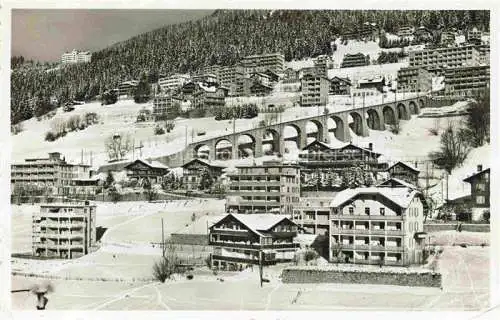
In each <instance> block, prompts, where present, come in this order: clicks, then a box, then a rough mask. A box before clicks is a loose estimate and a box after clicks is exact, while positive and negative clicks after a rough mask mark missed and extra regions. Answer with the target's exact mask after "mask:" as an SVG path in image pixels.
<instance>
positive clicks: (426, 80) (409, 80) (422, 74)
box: [398, 67, 432, 92]
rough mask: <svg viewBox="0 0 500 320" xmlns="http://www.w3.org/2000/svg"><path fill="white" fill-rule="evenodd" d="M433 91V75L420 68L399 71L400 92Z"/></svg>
mask: <svg viewBox="0 0 500 320" xmlns="http://www.w3.org/2000/svg"><path fill="white" fill-rule="evenodd" d="M431 89H432V74H431V73H430V72H429V71H427V70H425V69H424V68H420V67H409V68H401V69H399V70H398V91H400V92H403V91H405V92H429V91H430V90H431Z"/></svg>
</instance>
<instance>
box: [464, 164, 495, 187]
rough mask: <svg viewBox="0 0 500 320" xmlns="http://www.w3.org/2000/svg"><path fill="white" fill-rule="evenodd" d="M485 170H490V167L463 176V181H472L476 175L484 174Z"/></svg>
mask: <svg viewBox="0 0 500 320" xmlns="http://www.w3.org/2000/svg"><path fill="white" fill-rule="evenodd" d="M486 172H490V168H488V169H484V170H482V171H479V172H476V173H474V174H473V175H471V176H470V177H468V178H465V179H464V180H463V181H465V182H468V183H471V182H472V180H474V179H475V178H476V177H478V176H480V175H483V174H484V173H486Z"/></svg>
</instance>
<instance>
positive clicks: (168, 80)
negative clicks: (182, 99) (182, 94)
mask: <svg viewBox="0 0 500 320" xmlns="http://www.w3.org/2000/svg"><path fill="white" fill-rule="evenodd" d="M190 79H191V78H190V76H189V74H173V75H171V76H168V77H165V78H160V79H158V85H159V86H160V88H161V90H162V91H163V92H172V91H176V90H178V89H180V88H182V86H183V85H184V84H185V83H187V82H188V81H189V80H190Z"/></svg>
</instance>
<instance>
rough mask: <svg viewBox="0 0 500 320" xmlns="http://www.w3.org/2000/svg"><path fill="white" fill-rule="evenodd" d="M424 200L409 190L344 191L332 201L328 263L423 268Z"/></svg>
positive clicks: (361, 189)
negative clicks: (417, 266)
mask: <svg viewBox="0 0 500 320" xmlns="http://www.w3.org/2000/svg"><path fill="white" fill-rule="evenodd" d="M423 202H424V199H423V197H422V194H421V193H420V192H418V191H416V190H413V189H410V188H387V187H369V188H356V189H346V190H344V191H341V192H339V193H338V194H337V195H336V196H335V197H334V198H333V200H332V201H331V203H330V207H331V224H330V233H329V234H330V241H329V248H330V255H329V258H330V261H332V262H345V263H353V264H375V265H390V266H409V265H413V264H421V263H423V254H422V252H423V249H424V245H425V243H424V241H425V233H424V232H423V228H424V205H423Z"/></svg>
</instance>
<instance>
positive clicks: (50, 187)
mask: <svg viewBox="0 0 500 320" xmlns="http://www.w3.org/2000/svg"><path fill="white" fill-rule="evenodd" d="M11 171H12V172H11V179H10V181H11V188H12V190H13V192H15V191H16V189H17V188H16V186H19V187H28V188H29V187H30V186H33V185H36V186H38V187H41V188H43V190H44V192H45V193H46V194H47V195H61V194H64V193H65V191H67V190H68V189H67V187H69V186H70V185H71V181H73V180H74V179H82V178H89V177H90V166H89V165H85V164H70V163H67V162H66V160H65V159H64V158H62V157H61V154H60V153H59V152H51V153H49V157H48V158H33V159H25V162H24V163H17V164H12V165H11Z"/></svg>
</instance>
